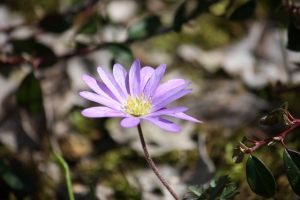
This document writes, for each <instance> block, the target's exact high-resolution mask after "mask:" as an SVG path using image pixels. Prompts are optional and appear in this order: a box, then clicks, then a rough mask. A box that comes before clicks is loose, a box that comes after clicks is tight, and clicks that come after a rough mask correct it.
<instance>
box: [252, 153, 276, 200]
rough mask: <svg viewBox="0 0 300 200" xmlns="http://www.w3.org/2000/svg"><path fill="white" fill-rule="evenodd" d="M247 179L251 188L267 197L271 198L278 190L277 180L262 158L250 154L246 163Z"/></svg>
mask: <svg viewBox="0 0 300 200" xmlns="http://www.w3.org/2000/svg"><path fill="white" fill-rule="evenodd" d="M246 175H247V181H248V184H249V186H250V188H251V190H252V191H253V192H254V193H256V194H258V195H260V196H262V197H266V198H271V197H273V196H274V195H275V192H276V182H275V179H274V177H273V175H272V174H271V172H270V171H269V169H268V168H267V167H266V166H265V165H264V163H263V162H261V160H259V159H258V158H256V157H255V156H252V155H250V156H249V158H248V160H247V164H246Z"/></svg>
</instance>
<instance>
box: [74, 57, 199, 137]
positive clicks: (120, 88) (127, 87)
mask: <svg viewBox="0 0 300 200" xmlns="http://www.w3.org/2000/svg"><path fill="white" fill-rule="evenodd" d="M165 70H166V65H165V64H161V65H159V66H158V67H157V68H156V69H153V68H152V67H148V66H147V67H143V68H142V69H141V67H140V61H139V60H135V61H134V62H133V64H132V66H131V68H130V70H129V73H127V72H126V70H125V69H124V68H123V67H122V66H121V65H120V64H115V65H114V67H113V75H114V77H113V76H111V75H110V74H109V73H108V72H107V71H105V70H104V69H103V68H101V67H98V73H99V75H100V78H101V79H102V81H103V83H104V84H103V83H100V82H98V81H97V80H95V79H94V78H92V77H90V76H88V75H83V76H82V79H83V81H84V82H85V83H86V84H87V85H88V86H89V87H90V88H91V89H92V90H94V92H95V93H93V92H88V91H83V92H80V93H79V94H80V95H81V96H82V97H84V98H86V99H88V100H91V101H94V102H96V103H99V104H102V105H103V106H97V107H91V108H87V109H84V110H83V111H82V115H84V116H86V117H90V118H101V117H121V118H124V119H123V120H122V121H121V126H122V127H124V128H130V127H134V126H137V125H138V124H139V123H140V121H141V119H145V120H148V121H150V122H152V123H153V124H155V125H157V126H159V127H160V128H162V129H165V130H167V131H171V132H179V131H180V130H181V129H180V127H179V126H178V125H177V124H175V123H173V122H171V121H169V120H167V119H164V118H162V117H160V116H161V115H167V116H172V117H177V118H181V119H185V120H189V121H192V122H201V121H199V120H197V119H195V118H193V117H190V116H188V115H186V114H184V113H183V112H184V111H186V110H188V108H186V107H173V108H167V107H166V106H167V105H168V104H169V103H171V102H173V101H175V100H177V99H179V98H180V97H182V96H184V95H186V94H188V93H189V92H191V91H192V89H185V88H186V87H187V86H189V85H190V84H191V83H186V82H185V81H184V80H183V79H171V80H169V81H168V82H166V83H163V84H161V85H160V81H161V79H162V77H163V75H164V73H165Z"/></svg>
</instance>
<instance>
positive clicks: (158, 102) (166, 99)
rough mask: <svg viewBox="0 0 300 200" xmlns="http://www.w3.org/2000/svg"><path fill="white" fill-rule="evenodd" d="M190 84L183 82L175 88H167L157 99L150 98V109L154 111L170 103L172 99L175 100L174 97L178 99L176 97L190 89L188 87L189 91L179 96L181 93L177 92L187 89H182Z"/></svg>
mask: <svg viewBox="0 0 300 200" xmlns="http://www.w3.org/2000/svg"><path fill="white" fill-rule="evenodd" d="M190 84H191V83H186V84H183V85H181V86H178V87H176V88H173V89H171V90H169V91H168V92H167V93H165V95H162V96H161V98H159V99H157V98H153V99H152V102H153V103H152V111H156V110H158V109H160V108H162V107H164V106H165V105H167V104H168V103H171V102H172V101H175V100H176V99H178V98H180V97H182V96H184V95H186V94H187V93H189V92H190V91H192V90H191V89H189V92H187V93H185V94H184V95H182V96H180V95H181V94H182V93H179V92H182V91H187V90H183V89H184V88H186V87H187V86H188V85H190ZM183 93H184V92H183ZM179 96H180V97H179Z"/></svg>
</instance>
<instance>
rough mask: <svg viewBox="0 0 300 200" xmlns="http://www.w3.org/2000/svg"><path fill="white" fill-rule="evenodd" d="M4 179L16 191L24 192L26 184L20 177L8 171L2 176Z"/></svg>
mask: <svg viewBox="0 0 300 200" xmlns="http://www.w3.org/2000/svg"><path fill="white" fill-rule="evenodd" d="M2 179H3V180H4V182H5V183H6V184H7V185H8V186H9V187H11V188H13V189H15V190H22V189H23V188H24V184H23V182H22V181H21V180H20V179H19V177H17V176H16V175H14V174H13V173H11V172H9V171H6V172H5V173H4V174H2Z"/></svg>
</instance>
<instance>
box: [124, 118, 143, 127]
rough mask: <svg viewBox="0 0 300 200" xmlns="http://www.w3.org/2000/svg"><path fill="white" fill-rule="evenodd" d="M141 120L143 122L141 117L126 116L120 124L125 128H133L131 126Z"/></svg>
mask: <svg viewBox="0 0 300 200" xmlns="http://www.w3.org/2000/svg"><path fill="white" fill-rule="evenodd" d="M140 122H141V119H140V118H136V117H127V118H124V119H123V120H122V121H121V123H120V124H121V126H122V127H124V128H131V127H134V126H137V125H138V124H139V123H140Z"/></svg>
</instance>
